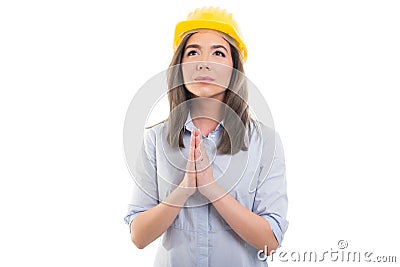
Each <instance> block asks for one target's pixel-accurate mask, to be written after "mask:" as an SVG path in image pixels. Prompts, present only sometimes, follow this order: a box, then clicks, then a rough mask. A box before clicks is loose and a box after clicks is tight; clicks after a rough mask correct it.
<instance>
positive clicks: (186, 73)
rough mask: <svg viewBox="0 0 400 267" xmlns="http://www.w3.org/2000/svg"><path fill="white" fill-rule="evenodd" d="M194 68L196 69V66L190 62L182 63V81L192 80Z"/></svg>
mask: <svg viewBox="0 0 400 267" xmlns="http://www.w3.org/2000/svg"><path fill="white" fill-rule="evenodd" d="M195 70H196V66H195V65H194V64H190V63H185V64H182V76H183V82H184V83H188V82H191V81H192V79H193V74H194V72H195Z"/></svg>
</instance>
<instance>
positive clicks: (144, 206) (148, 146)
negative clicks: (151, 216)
mask: <svg viewBox="0 0 400 267" xmlns="http://www.w3.org/2000/svg"><path fill="white" fill-rule="evenodd" d="M138 153H140V155H139V156H138V159H137V162H136V164H135V168H134V170H131V175H132V178H133V180H134V183H133V188H132V192H131V197H130V201H129V204H128V212H127V214H126V216H125V217H124V221H125V223H126V224H128V225H129V230H131V227H130V225H131V223H132V221H133V220H134V218H135V217H136V216H137V215H139V214H140V213H141V212H143V211H146V210H148V209H150V208H152V207H154V206H156V205H158V204H159V201H158V186H157V164H156V132H155V130H154V129H152V128H150V129H146V131H145V134H144V138H143V145H142V149H141V151H139V152H138Z"/></svg>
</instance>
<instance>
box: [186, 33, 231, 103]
mask: <svg viewBox="0 0 400 267" xmlns="http://www.w3.org/2000/svg"><path fill="white" fill-rule="evenodd" d="M232 66H233V60H232V55H231V49H230V45H229V43H228V42H227V41H226V40H225V39H224V38H222V36H221V35H220V34H219V33H217V32H215V31H212V30H202V31H199V32H197V33H194V34H193V35H192V36H190V38H189V40H188V42H187V44H186V46H185V48H184V54H183V58H182V73H183V79H184V83H185V86H186V89H187V90H188V91H189V92H191V93H192V94H194V95H195V96H197V97H207V98H215V99H218V100H220V101H222V100H223V97H224V94H225V90H226V88H227V87H228V85H229V82H230V78H231V75H232Z"/></svg>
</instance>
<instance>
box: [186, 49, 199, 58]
mask: <svg viewBox="0 0 400 267" xmlns="http://www.w3.org/2000/svg"><path fill="white" fill-rule="evenodd" d="M197 54H198V53H197V51H196V50H190V51H189V52H187V53H186V56H188V57H190V56H194V55H197Z"/></svg>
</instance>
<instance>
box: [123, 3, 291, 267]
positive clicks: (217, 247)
mask: <svg viewBox="0 0 400 267" xmlns="http://www.w3.org/2000/svg"><path fill="white" fill-rule="evenodd" d="M174 50H175V53H174V56H173V59H172V62H171V65H170V69H169V71H168V87H169V91H168V99H169V103H170V114H169V117H168V119H167V120H166V121H163V122H162V123H160V124H157V125H155V126H153V127H150V128H149V129H147V131H146V134H145V140H144V146H143V150H142V157H141V159H142V160H141V161H139V162H138V164H137V166H138V167H137V170H136V171H135V180H136V183H135V185H134V191H133V194H132V200H131V203H130V204H129V210H128V214H127V216H126V217H125V221H126V223H127V224H129V225H130V231H131V238H132V241H133V243H134V244H135V245H136V246H137V247H138V248H144V247H146V246H147V245H148V244H149V243H151V242H152V241H154V240H155V239H157V238H158V237H159V236H161V235H163V236H162V240H161V244H160V247H159V249H158V253H157V256H156V260H155V264H154V266H157V267H158V266H266V262H265V261H261V260H260V259H259V257H258V256H259V254H258V251H260V250H262V251H264V252H265V253H267V254H270V253H271V251H273V250H275V249H277V248H278V247H279V246H280V244H281V242H282V239H283V235H284V233H285V231H286V229H287V226H288V222H287V221H286V219H285V217H286V211H287V196H286V181H285V162H284V154H283V149H282V143H281V141H280V138H279V135H278V134H277V133H276V132H275V131H274V130H273V129H271V128H269V127H266V126H264V125H262V124H261V123H259V122H258V121H257V120H255V119H253V118H251V116H250V115H249V107H248V105H247V84H246V79H245V77H244V75H243V73H244V70H243V63H244V62H245V60H246V57H247V50H246V46H245V44H244V42H243V39H242V37H241V34H240V31H239V28H238V26H237V24H236V22H235V21H234V20H233V18H232V15H231V14H227V13H226V12H225V10H220V9H218V8H202V9H196V11H195V12H193V13H190V14H189V16H188V18H187V20H185V21H182V22H180V23H178V24H177V26H176V30H175V39H174ZM269 155H270V158H269ZM251 188H254V190H251Z"/></svg>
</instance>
